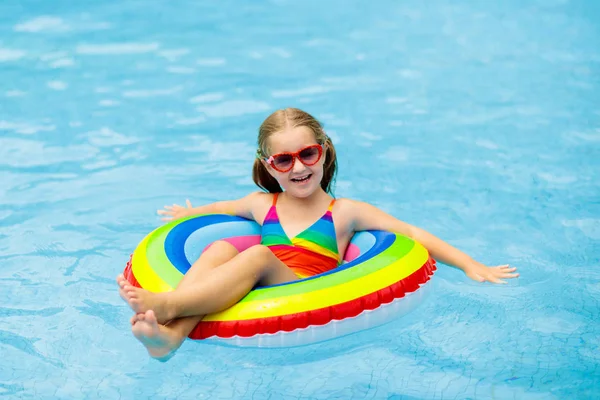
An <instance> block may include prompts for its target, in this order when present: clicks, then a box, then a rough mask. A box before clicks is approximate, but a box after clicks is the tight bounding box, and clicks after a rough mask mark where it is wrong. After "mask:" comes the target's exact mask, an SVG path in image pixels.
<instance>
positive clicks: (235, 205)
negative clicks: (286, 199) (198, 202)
mask: <svg viewBox="0 0 600 400" xmlns="http://www.w3.org/2000/svg"><path fill="white" fill-rule="evenodd" d="M258 196H260V193H258V192H257V193H250V194H249V195H247V196H245V197H242V198H241V199H237V200H226V201H218V202H216V203H212V204H206V205H203V206H199V207H192V203H191V202H190V201H189V200H186V201H185V204H186V206H185V207H184V206H180V205H179V204H173V205H172V206H165V209H164V210H158V211H157V214H159V215H163V216H164V217H163V218H162V220H163V221H172V220H175V219H179V218H184V217H189V216H192V215H201V214H230V215H237V216H239V217H243V218H248V219H254V216H253V214H252V210H253V209H254V205H255V204H254V203H255V202H256V201H257V197H258Z"/></svg>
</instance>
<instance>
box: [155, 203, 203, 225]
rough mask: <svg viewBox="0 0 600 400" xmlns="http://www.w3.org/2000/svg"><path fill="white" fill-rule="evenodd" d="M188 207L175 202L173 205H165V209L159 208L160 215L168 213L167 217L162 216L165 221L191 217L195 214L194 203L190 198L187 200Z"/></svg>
mask: <svg viewBox="0 0 600 400" xmlns="http://www.w3.org/2000/svg"><path fill="white" fill-rule="evenodd" d="M185 205H186V206H187V207H183V206H180V205H179V204H173V205H172V206H165V209H164V210H158V211H157V212H156V213H157V214H158V215H166V217H165V218H161V220H163V221H173V220H176V219H179V218H184V217H189V216H190V215H193V214H194V211H193V208H192V203H191V202H190V201H189V200H186V201H185Z"/></svg>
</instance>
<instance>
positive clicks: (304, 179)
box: [291, 174, 312, 182]
mask: <svg viewBox="0 0 600 400" xmlns="http://www.w3.org/2000/svg"><path fill="white" fill-rule="evenodd" d="M311 176H312V174H308V175H305V176H301V177H299V178H292V179H291V181H292V182H304V181H307V180H309V179H310V177H311Z"/></svg>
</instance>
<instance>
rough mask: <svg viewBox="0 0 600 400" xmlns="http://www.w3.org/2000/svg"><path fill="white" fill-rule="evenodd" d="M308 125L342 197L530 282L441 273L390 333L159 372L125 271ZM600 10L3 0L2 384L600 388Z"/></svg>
mask: <svg viewBox="0 0 600 400" xmlns="http://www.w3.org/2000/svg"><path fill="white" fill-rule="evenodd" d="M286 106H295V107H299V108H302V109H305V110H306V111H308V112H310V113H312V114H314V115H315V116H316V117H318V118H319V119H320V120H321V121H322V122H323V123H324V124H325V127H326V130H327V132H328V133H329V135H330V136H331V137H332V138H333V141H334V143H335V145H336V148H337V151H338V156H339V164H340V170H339V177H338V182H337V189H336V195H337V196H338V197H351V198H354V199H360V200H363V201H368V202H370V203H372V204H375V205H377V206H379V207H381V208H382V209H384V210H385V211H387V212H389V213H392V214H393V215H395V216H397V217H399V218H401V219H403V220H405V221H407V222H409V223H412V224H415V225H418V226H420V227H422V228H424V229H426V230H428V231H430V232H432V233H434V234H436V235H438V236H439V237H441V238H443V239H445V240H447V241H448V242H450V243H451V244H453V245H455V246H457V247H459V248H461V249H462V250H464V251H466V252H467V253H469V254H470V255H472V256H473V257H475V258H476V259H478V260H480V261H482V262H484V263H487V264H489V265H499V264H504V263H510V264H512V265H515V266H517V267H519V272H520V273H521V277H520V278H519V279H518V280H515V281H511V282H510V283H509V284H508V285H504V286H493V285H489V284H478V283H476V282H473V281H470V280H469V279H467V278H466V277H465V276H464V275H463V274H462V272H460V271H458V270H455V269H452V268H449V267H446V266H443V265H440V268H439V270H438V272H437V273H436V275H435V276H434V279H433V281H432V290H431V291H430V294H429V296H428V298H427V299H426V300H425V302H424V303H423V304H422V305H421V306H420V307H419V308H417V309H416V310H415V311H414V312H412V313H411V314H409V315H408V316H406V317H404V318H402V319H399V320H396V321H394V322H392V323H390V324H387V325H385V326H382V327H379V328H376V329H372V330H368V331H365V332H361V333H358V334H354V335H351V336H347V337H344V338H340V339H337V340H334V341H329V342H325V343H322V344H317V345H312V346H307V347H300V348H294V349H285V350H261V349H238V348H231V347H223V346H215V345H207V344H203V343H198V342H191V341H188V342H186V343H185V344H184V345H183V347H182V348H181V349H180V351H179V353H178V354H177V355H176V356H175V357H174V358H173V359H172V360H171V361H169V362H168V363H166V364H162V363H159V362H156V361H154V360H151V359H150V358H149V357H148V356H147V354H146V351H145V350H144V348H143V347H142V346H141V345H140V344H139V343H138V342H137V341H136V340H135V339H134V338H133V336H132V335H131V334H130V331H129V322H128V320H129V317H130V316H131V311H130V310H129V308H128V307H127V306H126V305H125V304H124V303H123V302H122V301H121V299H120V298H119V296H118V294H117V288H116V285H115V283H114V278H115V276H116V275H117V274H118V273H120V272H121V271H122V270H123V267H124V266H125V263H126V262H127V260H128V258H129V255H130V254H131V252H132V251H133V249H134V248H135V246H136V244H137V243H138V242H139V241H140V240H141V239H142V238H143V237H144V235H145V234H146V233H148V232H149V231H150V230H152V229H153V228H155V227H157V226H159V224H160V219H159V218H158V217H157V216H156V214H155V212H156V210H157V209H159V208H162V207H163V206H164V205H165V204H172V203H179V204H181V203H182V202H184V201H185V199H186V198H190V200H191V201H192V203H193V204H195V205H200V204H203V203H208V202H214V201H218V200H223V199H229V198H236V197H241V196H243V195H245V194H247V193H248V192H249V191H252V190H255V187H254V185H253V183H252V181H251V178H250V173H251V163H252V161H253V156H254V153H255V146H256V144H255V141H256V135H257V128H258V126H259V125H260V123H261V122H262V120H263V119H264V118H265V117H266V116H267V115H268V114H270V113H271V112H272V111H274V110H275V109H277V108H281V107H286ZM599 267H600V2H597V1H594V0H572V1H568V0H539V1H533V0H529V1H514V0H509V1H503V2H486V1H476V0H468V1H464V2H453V1H450V0H434V1H428V2H419V1H403V2H397V1H391V0H383V1H378V2H360V1H354V0H352V1H342V0H332V1H328V2H323V3H321V2H317V1H302V2H297V1H296V2H294V1H282V0H272V1H255V2H244V3H242V2H233V1H221V2H218V4H217V3H213V2H210V3H209V2H196V1H191V0H182V1H175V2H147V1H144V2H142V1H135V0H132V1H116V0H106V1H103V2H94V1H90V0H84V1H78V2H72V1H67V0H57V1H54V2H34V1H31V0H3V1H2V2H1V3H0V355H1V359H2V361H1V362H0V396H6V397H7V398H32V399H82V398H91V399H95V398H103V399H118V398H122V399H133V398H140V399H141V398H194V399H198V398H205V399H211V400H212V399H232V398H234V399H260V400H265V399H273V400H275V399H298V400H300V399H390V400H400V399H409V400H414V399H592V398H597V397H600V371H599V367H598V366H599V363H600V322H599V319H600V307H599V306H600V269H599Z"/></svg>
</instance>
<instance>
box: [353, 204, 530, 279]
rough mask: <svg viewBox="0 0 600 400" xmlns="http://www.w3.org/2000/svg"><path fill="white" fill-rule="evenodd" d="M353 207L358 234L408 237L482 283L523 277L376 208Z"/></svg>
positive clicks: (445, 262)
mask: <svg viewBox="0 0 600 400" xmlns="http://www.w3.org/2000/svg"><path fill="white" fill-rule="evenodd" d="M352 203H353V207H352V208H353V210H352V211H353V212H352V216H353V224H352V226H353V228H354V231H363V230H383V231H390V232H397V233H400V234H402V235H405V236H408V237H410V238H412V239H414V240H415V241H417V242H419V243H421V244H422V245H423V246H424V247H425V248H426V249H427V250H428V251H429V253H430V254H431V256H432V257H433V258H435V259H436V260H439V261H441V262H443V263H444V264H448V265H451V266H454V267H457V268H460V269H462V270H463V271H464V272H465V274H466V275H467V276H468V277H469V278H471V279H474V280H477V281H480V282H483V281H486V280H487V281H490V282H494V283H506V282H504V281H502V280H501V278H516V277H517V276H519V274H515V273H513V272H514V271H516V268H509V267H508V265H502V266H499V267H492V268H490V267H487V266H485V265H484V264H482V263H480V262H477V261H475V260H474V259H472V258H471V257H470V256H469V255H467V254H465V253H463V252H462V251H460V250H458V249H457V248H455V247H453V246H451V245H450V244H448V243H446V242H444V241H443V240H441V239H439V238H437V237H436V236H434V235H432V234H431V233H429V232H427V231H424V230H423V229H421V228H417V227H416V226H412V225H410V224H407V223H406V222H402V221H400V220H399V219H397V218H395V217H393V216H391V215H389V214H387V213H386V212H384V211H382V210H380V209H378V208H377V207H375V206H372V205H370V204H368V203H363V202H358V201H352Z"/></svg>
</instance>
